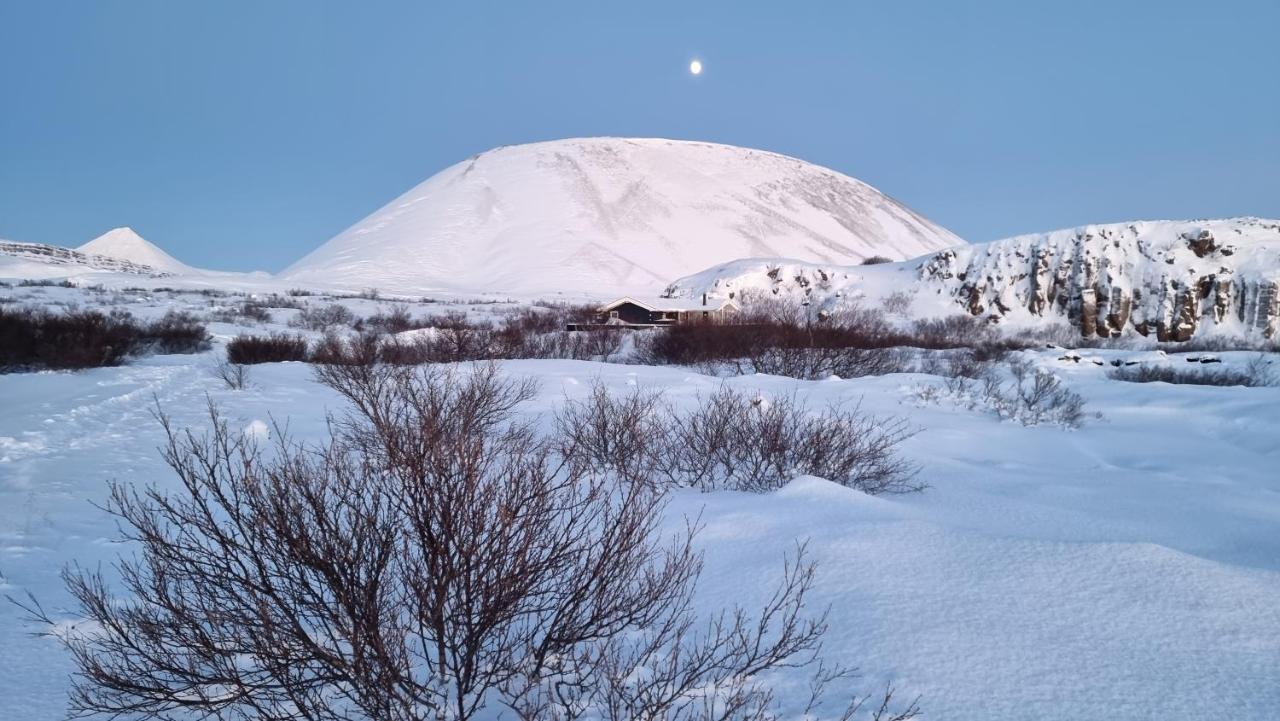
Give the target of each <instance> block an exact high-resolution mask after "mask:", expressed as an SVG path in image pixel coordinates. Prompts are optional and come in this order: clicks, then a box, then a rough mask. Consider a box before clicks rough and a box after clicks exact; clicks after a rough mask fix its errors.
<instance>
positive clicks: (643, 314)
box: [604, 303, 650, 323]
mask: <svg viewBox="0 0 1280 721" xmlns="http://www.w3.org/2000/svg"><path fill="white" fill-rule="evenodd" d="M613 313H617V314H618V315H617V318H618V319H619V320H621V321H622V322H624V323H649V322H650V321H649V311H648V310H645V309H644V308H641V307H640V306H638V305H636V304H635V303H623V304H622V305H619V306H618V307H616V308H612V309H610V310H609V311H605V313H604V318H605V321H606V322H607V321H608V320H609V319H610V318H611V317H613V315H612V314H613Z"/></svg>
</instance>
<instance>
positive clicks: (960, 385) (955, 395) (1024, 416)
mask: <svg viewBox="0 0 1280 721" xmlns="http://www.w3.org/2000/svg"><path fill="white" fill-rule="evenodd" d="M1007 365H1008V368H1009V373H1008V377H1007V378H1006V377H1004V376H1002V375H1001V374H1000V373H999V372H998V370H997V368H996V366H995V365H994V364H992V363H986V362H981V363H976V364H968V363H964V362H963V361H962V362H961V365H958V366H956V367H954V369H953V370H952V372H951V373H948V374H946V375H947V381H946V383H945V384H944V389H945V391H946V393H945V396H946V397H948V398H950V399H951V400H952V401H954V402H956V403H959V404H962V405H965V406H967V407H969V408H985V409H987V410H989V411H991V412H993V413H995V414H996V415H997V416H999V417H1000V418H1001V419H1005V420H1014V421H1017V422H1019V423H1021V424H1022V425H1024V426H1034V425H1039V424H1041V423H1055V424H1058V425H1061V426H1065V427H1068V428H1077V427H1079V426H1080V424H1081V423H1083V421H1084V409H1085V403H1084V397H1083V396H1081V395H1080V394H1079V393H1076V392H1075V391H1073V390H1071V389H1070V388H1068V387H1067V386H1066V384H1064V383H1063V382H1062V380H1061V379H1059V378H1058V377H1057V376H1056V375H1054V374H1053V373H1051V372H1049V371H1047V370H1044V369H1043V368H1036V367H1035V366H1034V365H1033V364H1032V363H1031V362H1030V361H1028V360H1025V359H1022V358H1013V359H1011V360H1009V361H1008V363H1007ZM943 397H944V394H943V393H942V392H940V391H939V389H937V387H936V386H922V387H921V388H918V389H917V391H916V399H917V400H918V401H920V402H923V403H935V402H938V401H939V400H941V399H942V398H943Z"/></svg>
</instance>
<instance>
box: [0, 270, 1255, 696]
mask: <svg viewBox="0 0 1280 721" xmlns="http://www.w3.org/2000/svg"><path fill="white" fill-rule="evenodd" d="M19 290H21V291H23V292H34V291H39V293H38V294H37V295H38V297H39V298H41V299H43V300H44V301H45V302H59V301H62V300H64V298H63V297H62V296H61V295H59V294H66V295H68V296H70V295H71V294H74V293H77V292H79V291H74V290H71V289H56V288H53V289H31V290H30V291H28V289H18V288H13V289H10V291H12V292H17V291H19ZM197 300H198V302H201V303H203V302H206V299H197ZM178 302H182V303H185V302H187V301H186V300H174V299H169V298H161V299H159V300H156V299H154V298H153V299H152V300H144V301H142V302H134V301H129V306H128V307H130V308H131V309H132V310H135V312H138V313H139V315H147V314H149V313H159V312H162V310H163V308H164V307H165V306H166V304H171V303H178ZM192 302H196V301H192ZM368 302H369V303H372V302H371V301H368ZM148 303H150V304H151V305H150V307H148V305H147V304H148ZM356 310H357V311H358V312H361V313H365V314H367V313H369V312H372V309H371V308H357V309H356ZM424 312H425V311H424ZM281 317H282V318H283V316H281ZM211 330H212V331H213V332H214V333H215V334H217V335H218V336H220V339H221V340H225V337H226V336H228V335H230V334H231V333H233V332H234V331H235V330H236V328H234V327H229V326H225V325H215V326H211ZM219 352H220V349H219V348H215V350H214V351H212V352H210V353H205V354H202V355H198V356H161V357H152V358H147V359H143V360H140V361H137V362H135V363H133V364H131V365H128V366H125V367H121V368H107V369H97V370H92V371H87V372H83V373H75V374H71V373H38V374H13V375H0V573H2V574H3V580H2V581H0V583H2V584H3V585H4V587H3V592H4V593H9V594H15V593H22V592H25V591H27V590H30V591H32V592H34V593H36V594H37V595H38V596H39V597H40V599H41V600H42V601H43V602H44V604H45V605H46V606H47V607H50V608H52V609H57V610H58V611H59V615H63V616H65V615H66V614H65V613H63V612H62V609H65V607H66V601H67V599H66V596H65V594H64V593H63V592H62V590H61V584H60V582H59V580H58V572H59V570H60V568H61V567H62V566H63V565H65V564H67V563H69V562H71V561H72V560H75V561H78V562H80V563H81V564H85V565H89V566H94V565H97V564H108V563H110V561H111V559H112V558H114V557H116V556H117V555H119V554H121V553H129V552H130V549H129V548H128V547H127V546H122V545H120V544H118V543H115V542H113V540H112V539H113V538H114V537H115V535H116V534H115V531H114V527H113V525H112V524H111V522H110V521H109V519H108V518H107V517H106V516H105V514H104V513H103V512H101V511H100V510H98V509H97V508H96V507H95V506H94V503H100V502H101V501H102V500H103V498H104V494H105V490H106V485H105V481H106V480H107V479H111V478H116V479H125V480H133V481H138V482H155V483H158V484H161V485H164V484H171V483H172V482H173V480H172V478H171V476H170V475H169V474H168V473H167V471H166V469H165V468H164V467H163V465H162V463H161V461H160V459H159V457H158V455H157V453H156V451H155V448H156V446H157V445H158V444H159V443H160V440H161V435H160V429H159V427H158V426H157V425H156V423H155V422H154V421H153V420H152V418H151V417H150V412H151V409H152V408H153V407H154V404H155V403H156V402H158V403H159V404H160V406H162V407H163V408H164V409H165V411H166V412H168V413H171V414H172V415H173V416H174V417H175V420H176V421H177V423H179V424H200V423H202V422H203V413H204V405H205V397H206V395H208V396H209V397H210V398H212V400H213V401H215V402H216V403H218V404H219V405H221V406H222V407H223V409H224V410H225V412H226V413H227V415H228V416H229V417H232V418H234V419H236V422H238V423H241V424H243V425H244V426H246V427H248V426H249V425H250V424H253V423H254V422H255V421H259V420H266V419H269V418H270V417H272V416H274V417H275V418H277V419H281V420H284V419H288V421H289V425H290V428H291V430H292V432H293V433H294V434H295V435H297V436H299V437H303V438H306V437H317V436H318V435H319V434H320V433H321V432H322V431H323V420H324V419H323V415H324V411H325V410H326V409H336V408H338V407H339V406H338V403H337V401H336V399H335V397H334V396H333V394H332V393H330V392H329V391H327V390H326V389H325V388H323V387H321V386H319V385H318V384H316V383H314V382H313V381H312V380H311V375H310V371H309V369H308V368H307V367H306V366H305V365H301V364H279V365H273V366H257V367H254V368H253V369H252V371H251V381H252V388H250V389H249V390H246V391H239V392H236V391H231V390H228V389H227V388H226V387H225V385H223V383H222V382H221V381H220V380H217V379H216V378H215V377H214V375H213V374H212V367H213V365H214V363H215V361H216V357H215V356H216V355H218V353H219ZM1031 355H1033V356H1034V357H1035V360H1036V362H1038V363H1042V364H1044V365H1046V366H1048V367H1052V368H1053V369H1054V370H1055V371H1057V372H1060V373H1061V375H1062V376H1063V377H1064V378H1065V379H1067V381H1068V382H1069V384H1070V385H1071V387H1072V388H1074V389H1075V390H1077V391H1079V392H1080V393H1082V394H1084V395H1085V397H1086V398H1087V399H1088V410H1089V413H1090V417H1089V418H1088V419H1087V420H1086V423H1085V425H1084V426H1083V428H1081V429H1080V430H1076V431H1068V430H1064V429H1061V428H1057V427H1052V426H1040V427H1033V428H1026V427H1023V426H1020V425H1017V424H1014V423H1009V422H1000V421H998V420H996V419H995V418H994V417H992V416H991V415H989V414H986V413H983V412H981V411H971V410H967V409H963V408H959V407H956V406H954V405H951V404H946V403H944V404H931V405H920V404H918V403H917V402H916V401H915V400H914V396H915V389H916V388H917V387H918V386H920V385H921V384H928V383H940V382H941V381H940V379H938V378H935V377H932V376H926V375H918V374H899V375H890V376H884V377H878V378H861V379H854V380H828V381H816V382H805V381H795V380H790V379H784V378H776V377H765V376H753V377H743V378H734V379H730V380H728V381H725V382H728V383H729V384H731V385H733V386H735V387H741V388H751V389H759V390H761V391H763V392H764V393H767V394H783V393H791V392H795V393H797V394H798V395H799V396H800V397H801V398H805V399H809V400H810V401H811V402H812V403H814V404H815V405H822V404H825V403H826V402H827V401H831V400H840V399H847V400H850V401H856V400H858V399H859V398H861V399H863V407H864V408H865V409H868V410H870V411H872V412H875V413H879V414H901V415H905V416H907V417H908V418H909V419H910V420H911V422H912V423H914V424H916V425H918V426H920V427H922V428H923V429H924V430H923V431H922V432H921V433H919V434H918V435H917V436H915V437H914V438H912V439H911V440H910V441H908V442H907V444H906V452H907V453H908V454H909V455H910V456H911V457H912V458H913V459H915V460H917V461H919V462H920V463H921V464H922V465H923V471H922V477H923V479H924V480H926V481H927V482H928V483H929V484H930V488H929V489H928V490H926V491H925V492H923V493H920V494H913V495H908V496H897V497H877V498H872V497H868V496H865V495H862V494H860V493H857V492H855V491H851V490H848V489H845V488H841V487H839V486H835V485H833V484H830V483H828V482H826V481H822V480H819V479H812V478H809V479H798V480H797V481H795V482H794V483H792V484H791V485H790V486H789V487H787V488H785V489H783V490H782V491H780V492H778V493H775V494H772V495H768V496H757V495H748V494H741V493H730V492H721V493H713V494H699V493H695V492H679V493H677V494H676V497H675V498H674V501H673V504H672V506H671V513H672V514H673V519H674V518H676V517H678V516H679V515H680V514H696V513H698V512H699V510H702V513H703V516H702V517H703V520H704V521H705V523H706V528H705V530H704V532H703V533H702V535H701V542H702V545H703V547H704V548H705V549H706V551H707V561H708V565H707V571H706V574H705V575H704V578H703V584H702V587H701V594H702V595H701V598H702V599H703V600H704V602H705V603H706V604H707V605H708V606H714V605H716V604H720V603H727V602H733V601H750V599H751V597H752V596H753V594H761V593H764V592H765V590H766V587H767V586H768V585H769V584H768V583H765V582H764V580H765V579H772V578H775V577H776V574H777V573H778V571H779V569H780V565H781V558H782V554H783V552H784V551H786V550H788V549H790V548H791V547H792V545H793V542H794V540H795V539H804V538H808V539H810V548H811V550H812V551H813V552H814V556H815V557H816V558H817V560H818V561H819V563H820V569H819V574H820V580H819V582H818V587H817V593H818V595H819V596H820V598H819V599H818V600H819V601H821V602H822V603H824V604H825V603H830V604H831V607H832V612H831V617H830V621H831V631H830V634H829V637H828V641H827V653H828V655H830V656H833V657H836V658H837V659H839V660H841V661H844V662H847V663H853V664H857V665H859V666H861V667H862V669H863V670H864V671H865V673H866V676H865V677H864V678H863V679H862V681H861V682H860V684H859V687H860V688H861V689H862V690H864V691H870V690H874V689H875V688H876V687H877V686H878V685H880V684H882V683H883V682H884V681H885V680H887V679H892V680H893V681H894V683H895V684H897V685H898V687H899V689H900V691H901V692H902V693H903V694H904V695H907V696H914V695H917V694H919V695H920V696H921V697H922V699H921V705H922V706H923V708H924V710H925V711H926V713H927V714H928V715H927V716H926V718H933V719H951V720H960V721H964V720H969V719H973V720H978V719H982V720H983V721H991V720H993V719H1063V720H1068V719H1070V720H1073V721H1074V720H1077V719H1098V718H1110V719H1148V718H1149V719H1174V718H1176V719H1209V718H1214V719H1217V718H1230V719H1233V721H1242V720H1245V719H1257V720H1262V719H1274V718H1276V709H1277V708H1280V604H1277V602H1276V601H1277V599H1280V388H1277V387H1271V388H1239V387H1232V388H1216V387H1203V386H1170V385H1166V384H1160V383H1155V384H1132V383H1121V382H1118V381H1113V380H1109V379H1107V378H1106V377H1105V371H1106V368H1105V367H1099V366H1095V365H1093V364H1092V363H1088V362H1083V363H1079V364H1076V363H1063V362H1060V361H1058V360H1057V357H1058V356H1059V355H1060V352H1056V351H1055V352H1049V351H1046V352H1042V353H1035V354H1031ZM1088 355H1090V356H1098V357H1100V358H1103V359H1106V360H1110V359H1112V358H1113V357H1123V356H1126V355H1133V354H1125V353H1123V352H1119V351H1089V352H1088ZM1220 355H1221V356H1222V358H1223V360H1224V362H1225V364H1226V365H1230V364H1233V363H1237V362H1242V361H1243V357H1240V358H1237V357H1235V356H1233V354H1220ZM1167 362H1172V363H1183V361H1182V360H1180V359H1177V358H1174V359H1172V360H1170V361H1167ZM505 367H506V369H507V370H508V371H509V372H510V373H513V374H522V375H530V376H534V377H536V378H537V379H539V381H540V382H541V393H540V395H539V397H538V399H537V400H536V401H535V402H534V403H533V404H531V406H530V407H529V408H528V409H527V412H530V413H539V412H546V411H548V410H549V409H551V408H553V407H554V406H555V405H556V404H557V403H558V402H559V401H560V400H561V399H562V398H563V397H564V396H566V395H568V396H575V395H579V394H583V393H585V392H587V390H588V388H589V384H590V382H591V381H592V380H593V379H594V378H597V377H599V378H601V379H602V380H603V381H604V382H605V383H606V384H608V385H609V386H610V387H612V388H616V389H619V390H624V389H625V388H627V387H629V386H631V385H633V384H640V385H643V386H646V387H654V388H662V389H665V390H666V392H667V393H668V395H669V397H670V398H672V399H673V400H674V401H676V402H677V403H683V402H692V401H693V399H695V398H696V397H697V395H698V394H699V393H704V394H705V393H706V392H708V391H710V390H712V389H714V388H715V387H717V386H718V385H719V384H720V383H721V382H722V381H721V380H719V379H715V378H711V377H707V376H702V375H698V374H696V373H694V372H691V371H687V370H681V369H672V368H652V367H645V366H624V365H610V364H603V363H589V362H578V361H516V362H510V363H507V364H505ZM1095 413H1100V414H1101V416H1102V417H1101V418H1097V417H1094V414H1095ZM35 630H38V629H35V628H32V627H30V626H28V625H25V624H24V623H23V622H22V620H21V614H20V612H19V611H17V610H16V609H14V608H12V607H10V606H7V605H6V606H0V719H5V720H8V719H15V720H16V719H31V720H34V721H41V720H44V719H55V718H60V717H61V716H62V714H63V712H64V703H65V690H66V687H67V675H68V673H69V672H70V665H69V663H68V660H67V658H66V657H65V656H64V654H63V653H62V652H61V651H60V649H59V648H58V647H57V646H56V645H55V644H54V643H53V642H51V641H50V640H48V639H43V638H37V637H33V636H32V635H30V634H31V632H32V631H35Z"/></svg>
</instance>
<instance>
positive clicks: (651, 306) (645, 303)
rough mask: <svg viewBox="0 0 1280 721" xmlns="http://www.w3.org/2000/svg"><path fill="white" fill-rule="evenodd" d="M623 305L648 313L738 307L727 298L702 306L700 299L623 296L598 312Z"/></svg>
mask: <svg viewBox="0 0 1280 721" xmlns="http://www.w3.org/2000/svg"><path fill="white" fill-rule="evenodd" d="M623 303H634V304H636V305H638V306H640V307H641V308H644V309H645V310H650V311H682V310H720V309H722V308H725V307H731V308H737V307H738V306H737V305H736V304H735V303H734V302H733V301H731V300H729V299H728V298H708V299H707V303H706V305H703V304H702V299H701V298H660V297H658V296H634V295H624V296H622V297H621V298H619V299H617V300H615V301H613V302H612V303H606V304H604V305H602V306H600V310H601V311H609V310H612V309H614V308H617V307H618V306H620V305H622V304H623Z"/></svg>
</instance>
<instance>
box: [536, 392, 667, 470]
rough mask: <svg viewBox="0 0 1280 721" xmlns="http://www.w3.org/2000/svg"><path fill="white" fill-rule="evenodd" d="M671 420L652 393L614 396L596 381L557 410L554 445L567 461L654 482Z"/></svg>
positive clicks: (659, 394) (660, 397)
mask: <svg viewBox="0 0 1280 721" xmlns="http://www.w3.org/2000/svg"><path fill="white" fill-rule="evenodd" d="M672 416H673V411H672V409H671V408H669V407H668V406H667V405H666V404H665V403H664V402H663V400H662V394H661V393H659V392H657V391H650V390H644V389H641V388H635V389H633V390H632V391H631V392H630V393H627V394H613V393H610V392H609V390H608V389H607V388H606V387H605V386H604V384H603V383H600V382H596V383H593V384H592V386H591V392H590V393H589V394H588V395H587V397H586V398H585V399H583V400H580V401H572V400H567V401H566V402H565V403H564V404H563V405H562V406H561V407H560V410H559V411H557V413H556V432H557V435H556V441H557V443H558V444H559V450H560V453H561V454H563V455H564V456H565V457H566V458H570V459H573V460H574V461H576V462H579V463H583V464H586V465H587V466H589V467H596V468H609V469H612V470H614V471H616V472H618V473H619V474H620V475H621V476H622V477H624V478H628V479H634V480H636V481H644V482H653V481H654V480H655V475H656V472H655V469H656V468H657V466H658V463H659V460H660V458H661V456H662V454H663V453H664V452H665V450H666V446H667V438H668V435H669V433H670V428H669V427H668V426H669V423H668V419H671V418H672Z"/></svg>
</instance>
